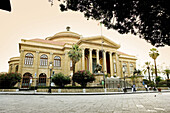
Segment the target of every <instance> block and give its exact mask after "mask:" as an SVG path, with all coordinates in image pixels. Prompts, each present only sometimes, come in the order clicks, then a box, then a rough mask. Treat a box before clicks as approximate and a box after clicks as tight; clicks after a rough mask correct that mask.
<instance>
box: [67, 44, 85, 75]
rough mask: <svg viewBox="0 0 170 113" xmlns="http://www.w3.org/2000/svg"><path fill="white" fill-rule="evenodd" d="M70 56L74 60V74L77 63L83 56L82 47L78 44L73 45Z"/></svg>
mask: <svg viewBox="0 0 170 113" xmlns="http://www.w3.org/2000/svg"><path fill="white" fill-rule="evenodd" d="M68 56H69V57H70V59H71V60H72V63H73V74H74V73H75V64H76V63H77V62H78V61H79V60H80V58H81V57H82V52H81V49H80V48H79V46H78V45H77V44H74V45H72V48H71V49H70V51H69V52H68Z"/></svg>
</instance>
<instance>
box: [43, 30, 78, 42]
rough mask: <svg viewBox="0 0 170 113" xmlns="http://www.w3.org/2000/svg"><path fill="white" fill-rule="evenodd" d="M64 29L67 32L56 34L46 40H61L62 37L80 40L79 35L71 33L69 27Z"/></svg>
mask: <svg viewBox="0 0 170 113" xmlns="http://www.w3.org/2000/svg"><path fill="white" fill-rule="evenodd" d="M66 29H67V31H63V32H59V33H56V34H55V35H54V36H52V37H47V38H46V40H56V39H58V38H63V37H67V38H75V39H80V37H81V35H79V34H77V33H75V32H71V31H70V28H69V27H67V28H66Z"/></svg>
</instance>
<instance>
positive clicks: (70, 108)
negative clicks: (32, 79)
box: [0, 93, 170, 113]
mask: <svg viewBox="0 0 170 113" xmlns="http://www.w3.org/2000/svg"><path fill="white" fill-rule="evenodd" d="M169 97H170V93H145V94H120V95H81V96H80V95H72V96H64V95H63V96H62V95H60V96H59V95H0V113H74V112H76V113H153V112H155V113H156V112H157V113H170V98H169Z"/></svg>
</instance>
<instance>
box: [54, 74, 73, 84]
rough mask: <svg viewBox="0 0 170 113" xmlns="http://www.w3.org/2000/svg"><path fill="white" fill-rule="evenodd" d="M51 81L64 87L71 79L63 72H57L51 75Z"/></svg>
mask: <svg viewBox="0 0 170 113" xmlns="http://www.w3.org/2000/svg"><path fill="white" fill-rule="evenodd" d="M52 82H54V84H55V85H58V86H60V87H64V86H65V85H66V84H70V82H71V80H70V78H69V77H68V76H65V75H64V74H63V73H58V74H55V75H54V76H53V77H52Z"/></svg>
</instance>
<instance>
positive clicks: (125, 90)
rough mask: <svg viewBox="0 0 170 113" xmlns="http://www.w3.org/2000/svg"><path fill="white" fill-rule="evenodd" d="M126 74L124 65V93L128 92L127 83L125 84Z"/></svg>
mask: <svg viewBox="0 0 170 113" xmlns="http://www.w3.org/2000/svg"><path fill="white" fill-rule="evenodd" d="M125 72H126V70H125V66H124V65H123V75H124V89H123V91H124V93H126V92H127V89H126V82H125Z"/></svg>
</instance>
